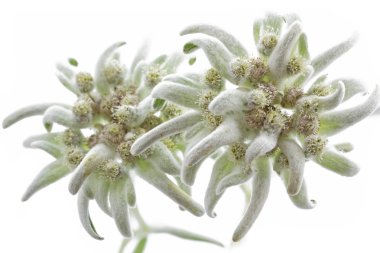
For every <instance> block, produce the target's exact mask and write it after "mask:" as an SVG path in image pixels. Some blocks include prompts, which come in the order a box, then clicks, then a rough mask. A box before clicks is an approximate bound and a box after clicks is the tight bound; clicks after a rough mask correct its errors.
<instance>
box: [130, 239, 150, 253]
mask: <svg viewBox="0 0 380 253" xmlns="http://www.w3.org/2000/svg"><path fill="white" fill-rule="evenodd" d="M147 241H148V237H144V238H142V239H141V240H140V241H139V242H138V243H137V245H136V247H135V249H134V250H133V253H143V252H144V250H145V247H146V243H147Z"/></svg>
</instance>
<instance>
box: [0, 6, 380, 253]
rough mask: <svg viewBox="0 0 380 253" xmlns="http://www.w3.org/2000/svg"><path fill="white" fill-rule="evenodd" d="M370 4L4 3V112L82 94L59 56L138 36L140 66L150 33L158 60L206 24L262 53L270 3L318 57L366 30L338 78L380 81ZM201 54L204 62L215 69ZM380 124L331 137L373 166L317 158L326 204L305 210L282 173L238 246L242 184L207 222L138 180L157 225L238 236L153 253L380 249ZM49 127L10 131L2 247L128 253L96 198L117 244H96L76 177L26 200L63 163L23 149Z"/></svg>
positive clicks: (1, 177)
mask: <svg viewBox="0 0 380 253" xmlns="http://www.w3.org/2000/svg"><path fill="white" fill-rule="evenodd" d="M285 2H286V3H285ZM302 2H305V3H302ZM364 2H365V1H359V2H355V3H350V4H347V3H345V5H344V6H343V5H340V4H338V3H336V2H333V1H327V2H326V3H324V2H323V1H314V2H313V3H311V2H310V3H309V2H307V1H300V2H295V1H278V2H273V1H237V0H234V1H228V2H227V1H226V2H223V1H215V2H211V1H209V2H206V1H188V2H180V1H173V3H175V4H169V3H170V2H169V1H151V2H148V1H140V2H139V3H134V2H132V1H124V3H123V2H121V1H120V2H118V3H117V2H113V1H104V2H103V4H102V3H101V2H100V1H82V2H81V3H80V4H79V3H75V1H64V2H62V3H59V2H58V1H56V2H55V1H25V2H23V1H15V2H14V3H13V4H12V5H8V6H2V8H0V9H1V10H2V12H3V13H2V14H1V20H0V21H1V34H2V36H1V42H0V45H1V49H0V50H1V51H0V52H1V63H0V64H1V70H2V71H1V72H0V73H1V78H0V80H1V83H0V87H1V92H0V96H1V99H0V103H1V106H0V118H1V119H3V118H4V117H5V116H6V115H7V114H8V113H10V112H12V111H13V110H15V109H17V108H19V107H21V106H24V105H28V104H33V103H37V102H42V101H60V102H73V101H74V99H75V98H74V97H73V96H72V95H71V94H70V93H69V92H68V91H66V90H65V89H64V88H63V87H62V86H61V85H60V84H59V83H58V81H57V80H56V78H55V75H54V73H55V72H54V66H55V63H56V62H57V61H59V60H65V59H66V58H67V57H75V58H76V59H78V61H79V64H80V65H79V66H80V69H83V70H87V71H92V69H93V68H94V63H95V61H96V59H97V56H98V55H99V54H100V52H101V51H102V50H103V49H104V48H105V47H107V46H108V45H109V44H111V43H113V42H115V41H119V40H124V41H126V42H127V45H126V46H125V47H124V48H123V50H122V52H123V58H124V59H125V61H126V62H128V61H129V60H130V59H131V57H132V56H133V52H134V50H136V48H137V47H138V45H139V43H141V41H142V40H143V39H144V38H146V37H149V38H151V39H152V42H153V46H152V50H151V56H152V57H154V56H156V55H157V54H158V53H164V52H172V51H175V50H181V47H182V45H183V42H184V41H185V39H184V38H180V37H179V35H178V33H179V31H180V30H181V29H182V28H183V27H185V26H186V25H188V24H192V23H195V22H206V23H211V24H215V25H218V26H220V27H223V28H225V29H226V30H228V31H230V32H231V33H233V34H234V35H236V37H237V38H239V40H240V41H242V42H243V43H244V44H245V46H246V47H247V48H250V49H251V50H252V52H253V51H254V48H253V39H252V22H253V20H254V19H255V18H256V17H260V16H262V15H263V14H264V13H265V11H267V10H271V11H278V12H289V11H295V12H297V13H298V14H299V15H300V16H301V18H302V20H303V28H304V30H305V31H306V32H307V34H308V37H309V44H310V51H311V54H312V55H316V54H317V53H318V52H320V51H322V50H324V49H326V48H328V47H329V46H332V45H333V44H334V43H337V42H339V41H341V40H343V39H345V38H346V37H348V36H349V35H350V34H351V33H352V32H354V31H359V33H360V34H361V39H360V41H359V43H358V45H357V46H356V47H355V48H354V49H353V50H352V51H350V52H349V53H348V54H347V55H345V56H344V57H342V58H341V59H340V60H339V61H338V62H336V63H335V64H334V65H333V66H332V67H331V68H329V73H331V74H330V77H331V78H334V77H339V76H353V77H358V78H361V79H364V80H366V81H367V83H368V85H369V86H370V87H373V85H374V84H376V83H380V82H379V81H380V71H379V69H380V64H379V59H380V48H379V46H378V45H380V35H379V28H378V25H379V24H380V17H379V14H378V13H377V9H378V8H376V7H375V6H371V5H368V4H364ZM198 55H199V56H200V57H199V62H197V66H198V67H199V68H202V67H205V66H207V65H205V61H204V59H203V58H202V57H201V54H198ZM202 59H203V61H202ZM379 130H380V118H371V119H368V120H367V121H365V122H364V123H360V124H358V125H356V126H355V127H353V128H352V129H349V130H347V131H345V132H344V133H342V134H341V135H339V136H338V137H337V138H333V139H331V140H330V142H331V143H334V142H335V141H336V142H338V141H339V140H343V141H351V142H353V143H354V145H355V150H354V151H353V152H352V153H350V154H349V156H350V157H351V158H352V159H354V160H355V161H356V162H357V163H358V164H359V165H360V166H361V168H362V171H361V172H360V173H359V174H358V175H357V176H356V177H353V178H343V177H340V176H338V175H335V174H332V173H330V172H328V171H325V170H323V169H322V168H320V167H318V166H313V165H312V164H308V165H307V169H306V180H307V182H308V186H309V193H310V196H311V197H312V198H313V199H316V201H317V207H316V208H315V209H313V210H309V211H305V210H299V209H297V208H295V207H294V206H293V205H292V204H291V203H290V201H289V199H288V197H287V196H286V192H285V190H284V187H283V185H282V182H281V181H280V180H279V179H278V178H277V176H276V175H275V174H273V181H272V186H271V192H270V196H269V198H268V201H267V203H266V205H265V207H264V209H263V211H262V213H261V215H260V217H259V219H258V220H257V222H256V223H255V224H254V226H253V228H252V229H251V231H250V232H249V234H248V235H247V236H246V237H245V239H244V240H243V241H242V242H241V243H239V244H231V243H230V237H231V235H232V232H233V230H234V228H235V226H236V225H237V224H238V222H239V219H240V217H241V215H242V212H243V211H244V198H243V195H242V193H241V192H240V189H239V188H238V187H235V188H234V189H231V190H229V191H228V193H227V194H226V195H225V196H224V198H223V199H222V201H221V202H220V203H219V205H218V206H217V209H216V211H217V213H218V216H217V218H215V219H211V218H208V217H206V216H205V217H202V218H195V217H192V216H191V215H189V214H188V213H184V212H179V211H178V208H177V206H176V205H175V204H173V203H172V202H171V201H170V200H168V199H167V198H165V197H164V196H162V194H160V193H157V192H156V191H154V190H153V188H152V187H151V186H149V185H147V184H146V183H144V182H142V181H140V180H138V182H137V197H138V205H139V206H140V210H141V212H142V213H143V215H144V217H145V218H146V220H147V221H148V222H150V223H152V224H171V225H175V226H179V227H183V228H187V229H190V230H194V231H197V232H200V233H203V234H205V235H209V236H211V237H215V238H217V239H219V240H221V241H222V242H223V243H225V244H226V248H225V249H220V248H217V247H215V246H210V245H207V244H203V243H196V242H191V241H184V240H180V239H177V238H174V237H168V236H164V235H156V236H154V237H153V236H152V237H151V238H150V239H149V241H148V245H147V248H146V251H145V252H147V253H150V252H167V253H172V252H183V253H186V252H210V253H214V252H215V253H216V252H233V253H235V252H236V253H237V252H261V253H265V252H279V251H281V252H292V253H298V252H308V253H314V252H334V251H335V252H338V251H339V252H345V253H349V252H380V244H379V238H378V236H379V234H380V217H379V215H378V214H379V213H380V204H379V202H380V198H379V197H378V196H379V193H380V184H379V183H378V181H379V178H380V168H379V164H378V157H379V156H380V149H379V145H378V142H379V140H380V134H379ZM42 131H44V129H43V126H42V124H41V118H39V117H36V118H32V119H28V120H25V121H23V122H20V123H18V124H17V125H15V126H13V127H12V128H10V129H7V130H0V148H1V151H0V152H1V155H0V161H1V166H0V173H1V174H0V194H1V195H0V196H1V207H0V238H1V239H0V252H17V253H18V252H41V253H42V252H55V253H61V252H62V253H63V252H91V253H97V252H117V249H118V247H119V244H120V241H121V236H120V235H119V233H118V232H117V229H116V227H115V225H114V224H113V221H112V220H111V219H109V218H108V217H106V215H104V214H103V213H101V212H100V211H99V209H98V208H97V207H96V206H95V205H93V206H91V207H93V208H92V209H91V212H92V216H93V221H94V223H95V225H96V227H97V230H98V232H99V233H100V234H101V235H102V236H104V237H105V240H104V241H100V242H99V241H96V240H94V239H92V238H90V237H89V236H88V235H87V234H86V232H85V231H84V230H83V229H82V227H81V225H80V223H79V219H78V217H77V209H76V198H75V197H73V196H71V195H70V194H69V193H68V190H67V183H68V178H65V179H64V180H62V181H60V182H58V183H56V184H54V185H52V186H50V187H49V188H47V189H45V190H43V191H41V192H39V193H38V194H36V195H35V196H34V197H33V198H31V199H30V200H29V201H28V202H26V203H22V202H21V201H20V199H21V196H22V194H23V192H24V190H25V189H26V187H27V185H28V184H29V183H30V181H31V180H32V179H33V177H34V176H35V175H36V174H37V173H38V172H39V170H40V168H42V167H43V166H44V165H45V164H47V163H48V162H50V161H51V158H50V157H49V156H48V155H45V154H43V153H42V152H41V151H37V150H26V149H24V148H23V147H22V141H23V139H25V138H26V137H28V136H29V135H32V134H37V133H41V132H42ZM210 167H211V164H210V163H206V164H205V165H204V166H203V167H202V169H201V170H200V173H199V175H198V179H197V181H196V184H195V187H194V188H195V190H194V197H195V198H196V199H197V200H198V201H199V202H203V194H204V191H205V187H206V184H207V179H208V177H209V175H210V172H211V169H210ZM365 247H367V249H363V248H365ZM130 251H131V248H128V249H127V250H126V252H130Z"/></svg>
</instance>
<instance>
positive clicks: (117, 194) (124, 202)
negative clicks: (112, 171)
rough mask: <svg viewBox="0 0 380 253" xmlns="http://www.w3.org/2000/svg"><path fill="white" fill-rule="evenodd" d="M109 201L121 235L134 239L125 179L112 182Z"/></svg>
mask: <svg viewBox="0 0 380 253" xmlns="http://www.w3.org/2000/svg"><path fill="white" fill-rule="evenodd" d="M109 200H110V205H111V212H112V217H113V219H114V220H115V223H116V226H117V228H118V229H119V231H120V233H121V234H122V235H123V236H125V237H128V238H130V237H132V228H131V224H130V222H129V212H128V209H129V207H128V197H127V191H126V187H125V183H124V180H123V178H119V179H118V180H115V181H114V182H112V184H111V186H110V193H109Z"/></svg>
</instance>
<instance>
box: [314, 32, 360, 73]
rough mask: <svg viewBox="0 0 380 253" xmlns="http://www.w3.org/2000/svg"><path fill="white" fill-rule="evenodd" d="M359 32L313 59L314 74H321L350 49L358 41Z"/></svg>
mask: <svg viewBox="0 0 380 253" xmlns="http://www.w3.org/2000/svg"><path fill="white" fill-rule="evenodd" d="M358 38H359V36H358V34H354V35H352V36H351V37H350V38H348V39H347V40H345V41H343V42H341V43H339V44H337V45H335V46H333V47H332V48H330V49H328V50H326V51H325V52H323V53H321V54H320V55H318V56H317V57H315V58H314V59H313V60H312V61H311V65H312V66H313V67H314V76H315V75H317V74H319V73H320V72H321V71H322V70H324V69H325V68H327V67H328V66H329V65H330V64H331V63H333V62H334V61H335V60H336V59H338V58H339V57H340V56H342V55H343V54H344V53H346V52H347V51H348V50H350V49H351V48H352V47H353V46H354V45H355V44H356V42H357V41H358Z"/></svg>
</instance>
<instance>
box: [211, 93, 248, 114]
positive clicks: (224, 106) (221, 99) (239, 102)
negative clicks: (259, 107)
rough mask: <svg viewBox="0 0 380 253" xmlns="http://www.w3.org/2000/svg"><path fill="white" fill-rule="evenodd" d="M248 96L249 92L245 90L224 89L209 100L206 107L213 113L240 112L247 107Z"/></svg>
mask: <svg viewBox="0 0 380 253" xmlns="http://www.w3.org/2000/svg"><path fill="white" fill-rule="evenodd" d="M248 98H249V94H248V92H246V91H243V90H239V89H233V90H225V91H223V92H221V93H220V94H219V95H217V96H216V97H215V98H214V99H213V100H212V101H211V103H210V104H209V106H208V109H209V110H210V112H211V113H213V114H215V115H225V114H227V113H229V112H241V111H242V110H244V109H245V108H246V107H247V104H248Z"/></svg>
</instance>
